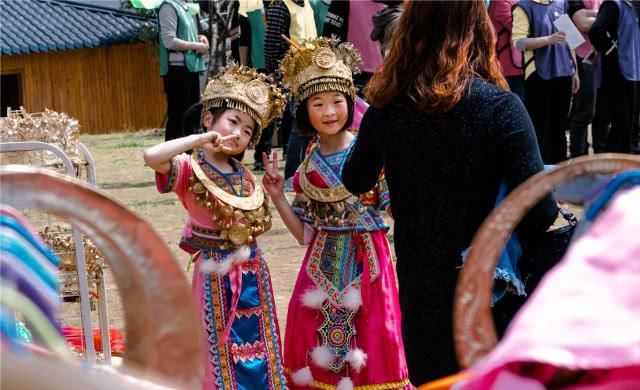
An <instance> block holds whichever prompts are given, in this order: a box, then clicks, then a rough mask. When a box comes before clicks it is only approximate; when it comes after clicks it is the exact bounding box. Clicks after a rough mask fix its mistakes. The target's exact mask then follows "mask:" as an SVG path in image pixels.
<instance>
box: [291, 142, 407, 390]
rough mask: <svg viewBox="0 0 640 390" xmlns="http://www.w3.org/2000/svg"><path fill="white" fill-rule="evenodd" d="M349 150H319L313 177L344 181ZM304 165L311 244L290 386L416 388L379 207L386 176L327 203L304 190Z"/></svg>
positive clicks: (296, 308) (294, 325)
mask: <svg viewBox="0 0 640 390" xmlns="http://www.w3.org/2000/svg"><path fill="white" fill-rule="evenodd" d="M346 152H347V151H343V152H339V153H336V154H332V155H329V156H322V155H321V154H320V153H319V151H317V150H315V149H312V151H311V156H310V158H309V165H308V169H307V172H306V177H307V178H308V180H309V182H310V183H311V184H313V185H315V186H316V187H321V188H329V187H337V186H339V185H340V184H341V181H340V172H341V168H342V164H343V163H344V159H345V157H346ZM303 165H304V163H303ZM301 169H302V166H301V168H300V169H299V170H298V172H297V173H296V175H295V176H294V178H293V189H294V190H295V192H296V200H295V201H294V204H293V206H294V210H295V211H296V213H297V214H298V215H299V216H300V218H301V220H302V221H303V222H304V223H305V244H308V245H309V248H308V250H307V253H306V255H305V258H304V261H303V263H302V268H301V270H300V273H299V274H298V279H297V281H296V285H295V288H294V291H293V296H292V297H291V301H290V303H289V311H288V313H287V329H286V335H285V347H284V348H285V367H286V371H287V373H288V374H289V378H290V379H289V387H290V388H292V389H306V388H321V389H335V388H336V386H337V387H338V388H339V389H343V388H345V389H349V388H351V387H352V386H353V388H355V389H404V388H411V384H410V383H409V379H408V371H407V365H406V361H405V356H404V348H403V344H402V338H401V331H400V308H399V304H398V293H397V289H396V282H395V277H394V272H393V265H392V261H391V255H390V251H389V243H388V241H387V238H386V236H385V233H386V230H387V229H388V227H387V226H386V225H385V224H384V221H383V220H382V219H381V218H380V215H379V211H378V210H380V209H383V208H384V207H385V206H386V205H387V204H388V203H389V194H388V191H387V189H386V182H385V181H384V179H381V180H380V181H379V183H378V186H377V189H376V190H375V191H372V192H371V193H369V194H367V195H365V196H361V197H359V198H356V197H354V196H353V195H350V198H348V199H347V200H346V201H345V202H339V203H341V205H336V204H335V203H333V204H329V203H322V202H316V201H312V200H309V199H308V197H307V196H306V195H305V193H304V192H303V191H302V188H301V185H300V174H301V173H300V170H301ZM363 275H367V277H366V278H363V277H362V276H363ZM365 355H366V358H364V356H365ZM369 386H371V387H369Z"/></svg>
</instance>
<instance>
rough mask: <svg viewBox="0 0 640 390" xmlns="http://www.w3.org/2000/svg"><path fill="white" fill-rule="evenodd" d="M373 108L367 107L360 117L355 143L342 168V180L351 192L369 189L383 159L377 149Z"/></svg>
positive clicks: (375, 181) (378, 172)
mask: <svg viewBox="0 0 640 390" xmlns="http://www.w3.org/2000/svg"><path fill="white" fill-rule="evenodd" d="M374 110H375V109H374V108H369V109H368V110H367V112H366V113H365V114H364V116H363V117H362V122H361V123H360V131H359V132H358V137H357V138H356V143H355V145H353V147H352V148H351V150H350V151H349V155H348V156H347V158H346V161H345V163H344V167H343V168H342V182H343V183H344V185H345V187H347V189H348V190H349V192H351V193H353V194H364V193H366V192H368V191H371V189H372V188H373V187H374V186H375V185H376V183H377V181H378V178H379V177H380V172H381V171H382V166H383V159H382V155H381V154H380V151H379V150H378V139H377V136H376V129H375V127H374V126H376V125H377V124H376V123H375V122H374V120H373V118H374V117H375V114H374Z"/></svg>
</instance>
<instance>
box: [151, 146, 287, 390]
mask: <svg viewBox="0 0 640 390" xmlns="http://www.w3.org/2000/svg"><path fill="white" fill-rule="evenodd" d="M200 166H201V167H202V169H203V171H204V172H205V173H206V174H207V176H208V177H209V178H210V179H211V180H212V181H213V182H214V183H216V184H217V185H218V186H219V187H220V188H222V189H224V190H225V191H226V192H228V193H232V194H237V193H242V194H243V195H245V196H246V195H249V194H251V193H252V192H253V188H254V183H253V182H251V180H250V179H249V176H248V175H246V174H245V172H246V170H245V168H244V167H243V166H242V165H241V164H240V163H238V162H235V161H232V166H234V167H235V168H236V172H235V173H232V174H223V173H221V172H220V171H218V170H217V169H215V167H213V166H212V165H210V164H208V163H207V162H206V160H204V158H202V159H201V160H200ZM192 174H193V168H192V166H191V158H190V156H188V155H186V154H181V155H179V156H176V157H174V158H173V160H172V162H171V170H170V171H169V172H168V173H167V174H164V175H163V174H156V185H157V187H158V190H159V191H160V192H168V191H172V192H175V193H176V194H177V195H178V198H179V199H180V201H181V202H182V204H183V206H184V207H185V209H186V210H187V212H188V218H187V223H186V224H185V228H184V232H183V238H182V241H181V244H180V246H181V248H182V249H184V250H185V251H187V252H188V253H196V254H197V258H196V262H195V267H194V268H195V269H194V274H193V291H194V294H195V299H196V302H197V303H198V306H199V307H200V314H201V321H202V332H203V339H204V340H206V351H207V354H206V356H205V361H206V366H205V367H206V381H205V386H204V388H205V389H238V390H239V389H243V390H244V389H285V388H286V379H285V376H284V367H283V364H282V358H281V356H282V351H281V343H280V331H279V328H278V321H277V317H276V309H275V303H274V295H273V287H272V285H271V276H270V274H269V269H268V267H267V264H266V262H265V261H264V258H263V256H262V253H261V252H260V250H258V249H257V248H256V247H255V246H254V247H252V248H250V253H249V256H248V259H246V260H243V261H242V262H240V263H238V264H235V265H233V266H232V268H231V270H230V271H229V272H228V273H227V274H225V275H220V276H219V275H217V274H215V273H213V274H208V273H207V274H203V273H202V272H200V270H201V268H202V265H203V264H205V263H207V262H216V263H220V262H223V261H225V260H228V258H229V257H230V256H234V255H235V254H234V252H232V251H229V250H222V249H214V248H207V247H204V246H198V245H197V243H198V242H206V241H205V240H201V241H199V240H200V239H205V238H209V239H216V237H215V234H216V233H215V232H219V231H220V230H221V226H218V225H216V224H214V223H213V222H212V221H211V214H210V212H209V211H208V210H207V209H206V208H205V207H204V206H200V205H198V204H197V203H196V199H195V195H194V194H193V193H192V192H190V191H189V190H188V188H189V177H190V176H191V175H192Z"/></svg>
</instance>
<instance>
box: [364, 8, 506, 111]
mask: <svg viewBox="0 0 640 390" xmlns="http://www.w3.org/2000/svg"><path fill="white" fill-rule="evenodd" d="M472 77H479V78H482V79H484V80H487V81H489V82H491V83H494V84H496V85H497V86H499V87H500V88H503V89H505V90H508V86H507V82H506V81H505V79H504V77H503V76H502V74H501V73H500V68H499V65H498V61H497V59H496V53H495V36H494V33H493V29H492V27H491V21H490V20H489V15H488V13H487V10H486V8H485V5H484V2H483V0H473V1H451V0H449V1H446V0H445V1H411V0H409V1H406V2H405V6H404V11H403V13H402V17H401V18H400V22H399V24H398V28H397V29H396V31H395V32H394V34H393V39H392V43H391V50H390V51H389V54H388V56H387V57H386V58H385V60H384V63H383V69H382V72H380V73H376V74H374V76H373V77H372V78H371V81H370V82H369V84H368V85H367V87H366V89H365V94H366V97H367V99H368V100H369V101H370V102H371V104H372V105H373V106H374V107H378V108H380V107H384V106H387V105H389V104H391V103H393V102H394V101H396V100H397V98H404V97H407V98H409V99H410V100H411V101H413V102H414V103H415V104H416V106H417V107H418V108H419V109H420V110H421V111H424V112H429V113H436V114H442V113H445V112H447V111H449V110H450V109H451V108H453V107H454V106H455V105H456V104H457V103H458V102H459V101H460V99H461V98H462V95H463V94H464V92H465V89H466V88H467V87H468V86H469V83H470V81H471V78H472Z"/></svg>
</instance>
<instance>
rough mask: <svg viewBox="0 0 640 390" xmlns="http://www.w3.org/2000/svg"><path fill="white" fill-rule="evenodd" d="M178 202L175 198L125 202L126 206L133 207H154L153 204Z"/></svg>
mask: <svg viewBox="0 0 640 390" xmlns="http://www.w3.org/2000/svg"><path fill="white" fill-rule="evenodd" d="M176 202H178V200H177V199H161V200H134V201H133V202H129V203H127V206H129V207H133V208H144V207H155V206H173V205H175V204H176Z"/></svg>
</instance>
